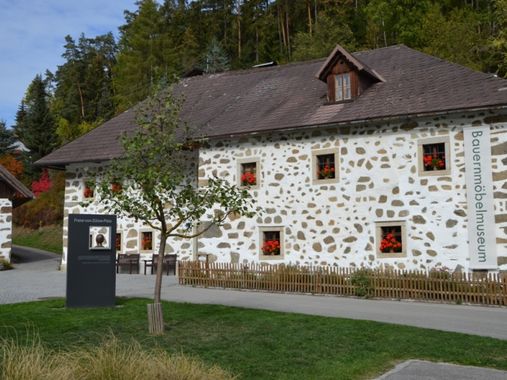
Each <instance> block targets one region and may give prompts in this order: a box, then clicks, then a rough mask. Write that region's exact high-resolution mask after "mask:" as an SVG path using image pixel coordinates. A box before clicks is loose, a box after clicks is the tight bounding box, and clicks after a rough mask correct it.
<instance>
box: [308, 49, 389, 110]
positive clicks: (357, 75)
mask: <svg viewBox="0 0 507 380" xmlns="http://www.w3.org/2000/svg"><path fill="white" fill-rule="evenodd" d="M317 78H318V79H319V80H321V81H322V82H324V83H326V84H327V101H328V103H329V104H332V103H340V102H347V101H350V100H353V99H355V98H357V97H358V96H360V95H361V94H362V93H363V92H364V91H366V90H367V89H368V88H369V87H370V86H373V85H374V84H376V83H378V82H384V79H383V78H382V77H381V76H380V75H379V74H378V73H377V72H376V71H375V70H372V69H370V68H369V67H368V66H366V65H365V64H364V63H363V62H361V61H360V60H359V58H358V57H356V56H355V55H353V54H351V53H349V52H348V51H347V50H346V49H344V48H343V47H341V46H340V45H336V48H335V49H334V50H333V52H332V53H331V54H330V55H329V57H327V59H326V61H325V62H324V64H323V65H322V66H321V68H320V70H319V72H318V73H317Z"/></svg>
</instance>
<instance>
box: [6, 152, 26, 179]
mask: <svg viewBox="0 0 507 380" xmlns="http://www.w3.org/2000/svg"><path fill="white" fill-rule="evenodd" d="M0 165H2V166H3V167H4V168H6V169H7V170H8V171H9V172H10V173H11V174H12V175H13V176H14V177H16V178H18V179H19V178H21V176H22V175H23V173H24V170H25V168H24V165H23V162H22V161H21V160H19V159H18V158H17V157H16V156H14V155H13V154H4V155H3V156H1V157H0Z"/></svg>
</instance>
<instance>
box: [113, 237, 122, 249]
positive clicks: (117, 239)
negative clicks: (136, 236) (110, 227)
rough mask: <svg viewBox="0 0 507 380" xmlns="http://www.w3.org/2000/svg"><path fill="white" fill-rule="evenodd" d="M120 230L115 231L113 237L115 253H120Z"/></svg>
mask: <svg viewBox="0 0 507 380" xmlns="http://www.w3.org/2000/svg"><path fill="white" fill-rule="evenodd" d="M121 243H122V242H121V232H117V233H116V237H115V239H114V246H115V249H116V253H121Z"/></svg>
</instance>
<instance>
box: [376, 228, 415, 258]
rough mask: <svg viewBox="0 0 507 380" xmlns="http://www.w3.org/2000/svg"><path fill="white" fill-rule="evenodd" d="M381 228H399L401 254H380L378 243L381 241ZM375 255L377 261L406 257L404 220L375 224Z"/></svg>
mask: <svg viewBox="0 0 507 380" xmlns="http://www.w3.org/2000/svg"><path fill="white" fill-rule="evenodd" d="M383 227H401V252H393V253H390V252H382V251H381V250H380V242H381V241H382V228H383ZM375 235H376V236H375V237H376V239H375V253H376V255H377V258H379V259H393V258H394V259H397V258H402V257H407V243H408V241H407V223H406V221H404V220H397V221H380V222H376V223H375Z"/></svg>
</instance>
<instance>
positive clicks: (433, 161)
mask: <svg viewBox="0 0 507 380" xmlns="http://www.w3.org/2000/svg"><path fill="white" fill-rule="evenodd" d="M423 164H424V167H425V168H427V169H445V156H443V155H440V157H438V156H437V155H433V154H425V155H424V156H423Z"/></svg>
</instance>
